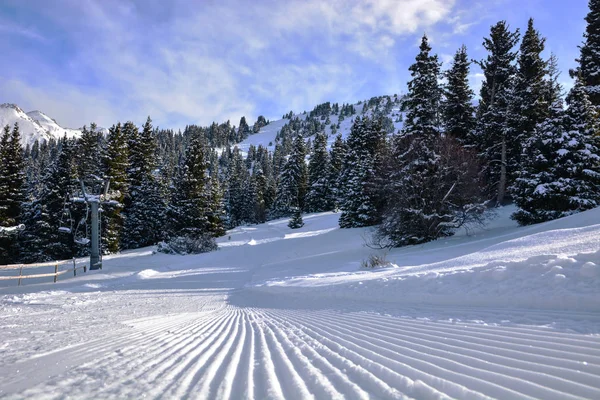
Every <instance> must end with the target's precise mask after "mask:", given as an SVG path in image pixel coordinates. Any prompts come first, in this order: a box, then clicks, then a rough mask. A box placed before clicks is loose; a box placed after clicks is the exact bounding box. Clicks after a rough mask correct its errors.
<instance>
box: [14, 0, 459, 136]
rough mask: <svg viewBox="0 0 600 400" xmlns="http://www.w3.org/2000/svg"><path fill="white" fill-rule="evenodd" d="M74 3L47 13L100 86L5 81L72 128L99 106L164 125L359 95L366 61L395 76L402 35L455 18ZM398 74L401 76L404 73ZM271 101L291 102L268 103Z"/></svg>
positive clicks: (325, 9)
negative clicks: (66, 33)
mask: <svg viewBox="0 0 600 400" xmlns="http://www.w3.org/2000/svg"><path fill="white" fill-rule="evenodd" d="M66 1H67V3H68V7H66V8H65V9H53V8H48V9H45V10H44V12H45V13H47V15H48V17H49V18H51V19H52V21H53V22H54V23H56V24H59V25H61V26H63V27H64V29H65V30H68V31H70V32H73V35H72V36H71V40H72V42H73V43H72V44H73V45H74V46H76V48H77V49H78V53H77V56H76V57H74V58H73V59H70V60H67V61H66V64H67V66H68V68H70V69H71V70H73V71H75V72H78V73H82V74H85V73H90V74H91V75H93V76H95V77H97V79H98V81H99V82H98V83H96V86H94V87H93V88H87V89H83V88H81V87H79V86H77V85H75V84H73V83H71V82H69V81H65V80H63V81H60V82H58V81H52V84H48V83H47V84H36V85H33V84H29V85H28V84H27V83H25V81H18V83H14V82H13V83H11V84H8V85H4V87H6V90H8V92H6V93H9V95H10V96H13V97H16V98H20V99H24V100H23V101H27V102H29V103H30V104H36V105H35V107H36V108H40V109H43V111H45V112H47V113H48V114H49V115H56V118H57V119H59V120H60V119H64V120H65V121H66V123H68V124H71V125H73V124H82V123H83V122H82V120H84V121H86V122H89V120H91V119H90V117H92V115H90V113H91V111H89V110H94V109H95V108H98V112H97V113H96V114H97V116H96V119H95V120H96V121H98V122H99V123H100V124H105V125H106V124H112V123H114V122H116V120H122V121H123V120H129V119H132V120H134V121H143V120H144V119H145V116H146V115H148V114H150V115H151V116H152V118H153V119H154V120H155V121H159V122H160V123H161V124H162V125H165V123H168V124H170V125H171V126H172V125H173V124H175V125H176V126H178V127H181V126H183V125H185V124H186V123H201V124H208V123H210V122H211V121H213V120H216V121H222V120H226V119H230V120H232V122H234V121H237V120H238V119H239V117H240V116H241V115H246V116H247V117H249V118H255V117H256V116H257V115H258V114H259V113H267V114H268V113H273V114H277V115H278V114H281V110H283V109H285V111H287V110H289V109H290V108H291V109H294V110H302V109H305V108H308V107H311V106H313V105H315V104H316V103H318V102H320V101H325V100H333V101H346V100H347V101H351V100H356V97H357V96H361V94H360V93H359V90H360V88H361V87H364V83H363V81H364V77H363V76H362V74H363V73H365V72H364V71H365V69H368V68H371V67H373V66H375V65H379V67H378V68H381V65H386V66H387V67H386V68H388V72H390V71H392V72H394V71H395V68H396V57H397V55H396V52H395V51H394V50H395V48H396V47H397V46H398V44H399V41H400V40H402V38H404V37H405V36H409V35H413V34H415V33H417V34H418V35H419V36H420V35H421V34H422V32H424V31H425V30H427V29H428V28H429V27H431V26H432V25H434V24H436V23H438V22H440V21H442V20H444V19H445V18H447V17H448V15H449V14H450V12H451V11H452V9H453V7H454V4H455V0H356V1H346V0H334V1H331V2H327V3H326V2H323V1H321V0H305V1H286V2H279V1H269V2H264V3H261V2H256V3H253V4H252V6H251V7H250V6H247V5H248V3H246V2H245V1H223V2H202V3H195V4H196V6H194V7H192V3H190V2H187V1H182V2H176V1H174V2H161V3H159V4H160V8H159V9H158V10H155V9H153V8H152V7H150V6H149V7H146V3H145V2H141V3H135V2H131V3H129V2H127V3H125V2H121V1H116V0H106V1H91V0H90V1H79V0H66ZM153 12H154V14H153ZM163 14H165V15H163ZM366 73H368V72H366ZM390 79H391V80H392V81H394V83H395V84H396V83H397V82H396V79H397V77H393V79H392V78H390ZM378 84H379V82H378ZM398 89H399V88H398V87H396V86H394V87H391V88H390V91H391V92H397V91H399V90H398ZM17 90H18V91H22V93H16V92H15V91H17ZM85 91H89V95H88V96H86V93H84V92H85ZM44 92H46V94H45V95H44V94H43V93H44ZM38 96H39V99H40V101H38V102H36V101H35V98H36V97H38ZM58 96H60V99H59V100H58V101H57V102H56V104H54V105H52V104H51V101H50V100H51V99H52V98H56V97H58ZM352 96H354V97H352ZM69 104H70V107H69V106H68V105H69ZM261 104H277V105H278V106H279V107H281V109H280V110H264V109H262V108H259V107H260V105H261ZM53 112H55V114H53ZM84 116H85V117H84ZM92 119H93V118H92ZM74 121H77V122H76V123H75V122H74Z"/></svg>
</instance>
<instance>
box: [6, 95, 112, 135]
mask: <svg viewBox="0 0 600 400" xmlns="http://www.w3.org/2000/svg"><path fill="white" fill-rule="evenodd" d="M15 122H18V123H19V130H20V131H21V144H22V145H23V146H26V145H28V144H29V145H32V144H33V143H34V142H35V141H36V140H40V141H41V140H49V139H52V138H54V139H59V138H62V137H63V136H64V135H66V136H67V137H68V138H74V137H75V138H76V137H79V136H80V135H81V130H80V129H70V128H65V127H62V126H60V125H59V124H58V122H56V120H55V119H53V118H51V117H49V116H48V115H46V114H44V113H43V112H41V111H37V110H36V111H30V112H27V113H26V112H25V111H23V110H22V109H21V108H20V107H19V106H18V105H16V104H9V103H5V104H2V105H0V127H2V128H4V127H5V126H6V125H9V126H10V127H11V128H12V127H13V126H14V124H15ZM102 130H104V129H102Z"/></svg>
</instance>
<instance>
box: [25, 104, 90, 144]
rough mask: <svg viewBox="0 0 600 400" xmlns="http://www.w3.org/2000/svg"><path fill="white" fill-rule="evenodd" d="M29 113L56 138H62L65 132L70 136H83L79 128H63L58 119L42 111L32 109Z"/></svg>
mask: <svg viewBox="0 0 600 400" xmlns="http://www.w3.org/2000/svg"><path fill="white" fill-rule="evenodd" d="M27 115H28V116H29V117H31V119H33V120H34V121H36V122H37V123H38V124H39V125H41V126H42V128H44V131H45V132H49V133H50V135H51V136H52V137H54V138H60V137H62V136H63V135H65V134H66V135H67V137H68V138H73V137H79V136H81V131H80V130H79V129H69V128H63V127H62V126H60V125H59V124H58V122H56V120H54V119H52V118H50V117H49V116H47V115H46V114H44V113H43V112H41V111H37V110H36V111H30V112H28V113H27Z"/></svg>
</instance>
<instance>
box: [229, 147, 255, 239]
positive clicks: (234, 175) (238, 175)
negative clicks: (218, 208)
mask: <svg viewBox="0 0 600 400" xmlns="http://www.w3.org/2000/svg"><path fill="white" fill-rule="evenodd" d="M249 180H250V175H249V173H248V169H246V164H245V162H244V159H243V157H242V154H241V152H240V150H239V149H238V148H237V147H235V148H234V149H233V153H232V155H231V159H230V160H229V169H228V171H227V190H226V195H225V210H226V212H227V227H228V228H234V227H236V226H239V225H241V224H243V223H245V222H250V221H248V218H249V215H247V211H248V205H247V204H245V202H246V200H247V193H246V190H247V184H248V181H249Z"/></svg>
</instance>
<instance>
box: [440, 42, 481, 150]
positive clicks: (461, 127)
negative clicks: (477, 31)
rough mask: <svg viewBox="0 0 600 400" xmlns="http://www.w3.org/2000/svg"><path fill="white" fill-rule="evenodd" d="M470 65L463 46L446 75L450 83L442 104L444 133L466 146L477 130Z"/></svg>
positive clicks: (446, 86)
mask: <svg viewBox="0 0 600 400" xmlns="http://www.w3.org/2000/svg"><path fill="white" fill-rule="evenodd" d="M470 65H471V63H470V61H469V58H468V56H467V48H466V47H465V46H462V47H461V48H460V49H458V51H457V52H456V54H455V55H454V60H453V62H452V66H451V67H450V69H449V70H448V71H446V73H445V76H446V79H447V81H448V82H447V84H446V85H445V87H444V101H443V104H442V110H443V126H444V132H445V133H446V134H447V135H450V136H452V137H454V138H456V139H457V140H458V141H459V142H461V143H463V144H465V145H469V144H470V143H469V142H468V139H470V138H471V137H472V133H473V129H474V128H475V107H474V106H473V98H474V97H475V93H474V92H473V90H472V89H471V87H470V86H469V71H470Z"/></svg>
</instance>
